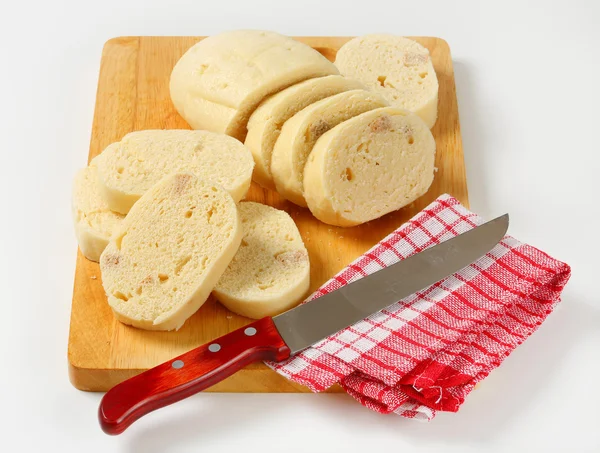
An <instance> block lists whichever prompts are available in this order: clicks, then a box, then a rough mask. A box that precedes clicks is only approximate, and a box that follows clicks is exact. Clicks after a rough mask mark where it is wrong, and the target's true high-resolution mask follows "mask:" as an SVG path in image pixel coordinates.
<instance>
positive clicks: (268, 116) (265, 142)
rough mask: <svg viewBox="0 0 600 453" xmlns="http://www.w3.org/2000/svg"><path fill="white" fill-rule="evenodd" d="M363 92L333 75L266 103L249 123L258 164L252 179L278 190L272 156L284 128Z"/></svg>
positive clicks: (251, 146) (353, 82)
mask: <svg viewBox="0 0 600 453" xmlns="http://www.w3.org/2000/svg"><path fill="white" fill-rule="evenodd" d="M359 88H364V85H363V84H362V83H360V82H357V81H356V80H351V79H347V78H345V77H342V76H339V75H331V76H325V77H317V78H314V79H309V80H305V81H304V82H300V83H297V84H296V85H292V86H291V87H288V88H286V89H285V90H282V91H280V92H279V93H276V94H274V95H272V96H270V97H268V98H267V99H265V100H264V101H263V102H262V103H261V104H260V105H259V106H258V108H257V109H256V110H255V111H254V113H253V114H252V116H251V117H250V120H249V121H248V135H247V136H246V141H245V142H244V144H245V145H246V146H247V147H248V148H249V149H250V152H251V153H252V156H254V162H255V164H256V165H255V167H254V173H253V174H252V179H253V180H254V181H256V182H257V183H258V184H260V185H261V186H263V187H265V188H267V189H272V190H275V183H274V182H273V176H272V175H271V156H272V154H273V148H274V147H275V142H276V141H277V138H278V137H279V134H280V133H281V127H282V126H283V124H284V123H285V122H286V121H287V120H288V119H290V118H291V117H292V116H294V115H295V114H296V113H298V112H299V111H300V110H302V109H303V108H305V107H308V106H309V105H310V104H312V103H314V102H317V101H320V100H321V99H324V98H326V97H329V96H333V95H334V94H338V93H341V92H343V91H348V90H355V89H359Z"/></svg>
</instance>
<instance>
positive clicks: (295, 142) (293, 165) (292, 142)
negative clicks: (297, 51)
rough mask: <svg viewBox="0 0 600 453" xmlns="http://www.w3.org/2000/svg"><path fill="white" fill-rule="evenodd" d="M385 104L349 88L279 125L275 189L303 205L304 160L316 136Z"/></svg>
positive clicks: (373, 95)
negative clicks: (280, 126)
mask: <svg viewBox="0 0 600 453" xmlns="http://www.w3.org/2000/svg"><path fill="white" fill-rule="evenodd" d="M386 105H388V103H387V102H386V101H385V99H383V98H382V97H381V96H380V95H378V94H377V93H373V92H371V91H366V90H351V91H345V92H343V93H339V94H336V95H334V96H330V97H328V98H325V99H322V100H320V101H318V102H315V103H314V104H311V105H309V106H308V107H306V108H304V109H303V110H300V111H299V112H298V113H296V114H295V115H294V116H293V117H291V118H290V119H289V120H288V121H286V122H285V124H284V125H283V127H282V128H281V134H280V135H279V138H278V139H277V142H275V147H274V149H273V156H272V158H271V172H272V174H273V180H274V181H275V187H276V188H277V192H279V194H280V195H281V196H283V197H284V198H286V199H287V200H290V201H291V202H293V203H296V204H297V205H298V206H303V207H306V201H305V200H304V195H303V184H302V182H303V174H304V165H305V164H306V159H307V158H308V156H309V155H310V152H311V151H312V148H313V146H314V144H315V143H316V141H317V140H318V139H319V137H320V136H321V135H322V134H324V133H325V132H327V131H328V130H329V129H331V128H333V127H334V126H336V125H338V124H340V123H341V122H343V121H346V120H347V119H349V118H352V117H353V116H356V115H359V114H361V113H363V112H366V111H368V110H373V109H376V108H378V107H383V106H386Z"/></svg>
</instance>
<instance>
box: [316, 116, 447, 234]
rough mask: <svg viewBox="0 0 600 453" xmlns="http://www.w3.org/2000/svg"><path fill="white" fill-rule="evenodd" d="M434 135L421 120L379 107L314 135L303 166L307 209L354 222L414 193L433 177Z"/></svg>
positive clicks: (332, 220)
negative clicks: (313, 140)
mask: <svg viewBox="0 0 600 453" xmlns="http://www.w3.org/2000/svg"><path fill="white" fill-rule="evenodd" d="M434 164H435V140H434V138H433V135H432V134H431V131H430V130H429V128H428V127H427V125H426V124H425V123H424V122H423V120H422V119H421V118H420V117H418V116H417V115H415V114H414V113H410V112H408V111H406V110H401V109H398V108H395V107H385V108H380V109H376V110H371V111H369V112H366V113H363V114H362V115H359V116H356V117H354V118H351V119H349V120H347V121H345V122H343V123H341V124H339V125H337V126H336V127H334V128H333V129H331V130H329V131H328V132H326V133H325V134H323V135H322V136H321V138H319V140H318V141H317V143H316V145H315V146H314V148H313V150H312V152H311V154H310V157H309V158H308V162H307V164H306V167H305V168H304V196H305V197H306V202H307V204H308V207H309V209H310V210H311V212H312V213H313V215H314V216H315V217H316V218H317V219H319V220H321V221H322V222H324V223H327V224H330V225H336V226H342V227H348V226H354V225H359V224H361V223H365V222H368V221H370V220H373V219H377V218H379V217H381V216H383V215H385V214H387V213H389V212H392V211H396V210H398V209H400V208H402V207H404V206H406V205H408V204H410V203H412V202H413V201H414V200H416V199H417V198H419V197H420V196H421V195H423V194H424V193H425V192H427V190H428V189H429V186H430V185H431V183H432V182H433V176H434Z"/></svg>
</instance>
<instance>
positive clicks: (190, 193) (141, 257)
mask: <svg viewBox="0 0 600 453" xmlns="http://www.w3.org/2000/svg"><path fill="white" fill-rule="evenodd" d="M241 240H242V225H241V222H240V219H239V215H238V211H237V207H236V204H235V202H234V201H233V198H231V195H229V193H228V192H226V191H225V190H224V189H223V188H221V187H220V186H218V185H217V184H215V183H212V182H209V181H206V180H203V179H200V178H198V177H196V176H195V175H193V174H191V173H177V174H174V175H170V176H167V177H165V178H164V179H163V180H161V181H160V182H159V183H157V184H156V185H155V186H153V187H152V188H151V189H150V190H148V191H147V192H146V193H145V194H144V195H143V196H142V198H140V199H139V200H138V202H137V203H136V204H135V206H134V207H133V208H132V209H131V211H130V212H129V214H128V215H127V217H126V218H125V219H124V220H123V222H122V224H121V227H120V228H119V229H118V230H117V231H115V233H114V234H113V237H112V239H111V241H110V243H109V244H108V246H107V247H106V249H105V250H104V252H103V253H102V256H101V257H100V270H101V272H102V283H103V285H104V290H105V292H106V296H107V298H108V304H109V305H110V307H111V308H112V310H113V312H114V314H115V316H116V318H117V319H118V320H119V321H121V322H123V323H125V324H130V325H132V326H135V327H139V328H141V329H147V330H173V329H179V328H180V327H181V326H182V325H183V323H184V322H185V320H186V319H188V318H189V317H190V316H191V315H192V314H194V313H195V312H196V311H197V310H198V308H200V306H201V305H202V304H203V303H204V302H205V301H206V299H207V298H208V296H209V294H210V292H211V291H212V289H213V288H214V286H215V285H216V283H217V281H218V280H219V278H220V277H221V275H222V274H223V272H224V271H225V269H226V268H227V266H228V265H229V262H230V261H231V259H232V258H233V256H234V255H235V253H236V251H237V249H238V247H239V245H240V241H241Z"/></svg>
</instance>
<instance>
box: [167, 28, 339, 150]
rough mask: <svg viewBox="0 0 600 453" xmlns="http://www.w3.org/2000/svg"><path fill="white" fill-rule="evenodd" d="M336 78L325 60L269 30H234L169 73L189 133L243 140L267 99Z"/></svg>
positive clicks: (189, 55)
mask: <svg viewBox="0 0 600 453" xmlns="http://www.w3.org/2000/svg"><path fill="white" fill-rule="evenodd" d="M331 74H339V72H338V70H337V69H336V67H335V66H334V65H333V63H331V62H330V61H329V60H327V58H325V57H324V56H323V55H321V54H320V53H319V52H317V51H316V50H314V49H313V48H312V47H310V46H307V45H306V44H303V43H301V42H299V41H296V40H294V39H292V38H290V37H288V36H283V35H280V34H279V33H275V32H272V31H261V30H234V31H228V32H224V33H220V34H218V35H214V36H210V37H208V38H205V39H203V40H202V41H200V42H199V43H197V44H196V45H194V46H193V47H191V48H190V49H189V50H188V51H187V52H186V53H185V54H184V55H183V56H182V57H181V58H180V59H179V61H178V62H177V64H176V65H175V67H174V68H173V72H172V73H171V80H170V91H171V99H172V101H173V104H174V105H175V108H176V109H177V111H178V112H179V114H180V115H181V116H182V117H183V118H184V119H185V120H186V121H187V122H188V124H189V125H190V126H192V128H193V129H205V130H209V131H213V132H220V133H223V134H227V135H231V136H233V137H235V138H237V139H239V140H242V141H243V140H244V138H245V136H246V123H247V122H248V118H249V117H250V115H251V114H252V112H253V111H254V110H255V109H256V107H257V106H258V104H259V103H260V102H261V101H262V100H263V99H264V98H265V97H267V96H268V95H270V94H273V93H276V92H278V91H280V90H282V89H284V88H286V87H288V86H290V85H293V84H295V83H298V82H301V81H303V80H307V79H311V78H313V77H321V76H326V75H331Z"/></svg>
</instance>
